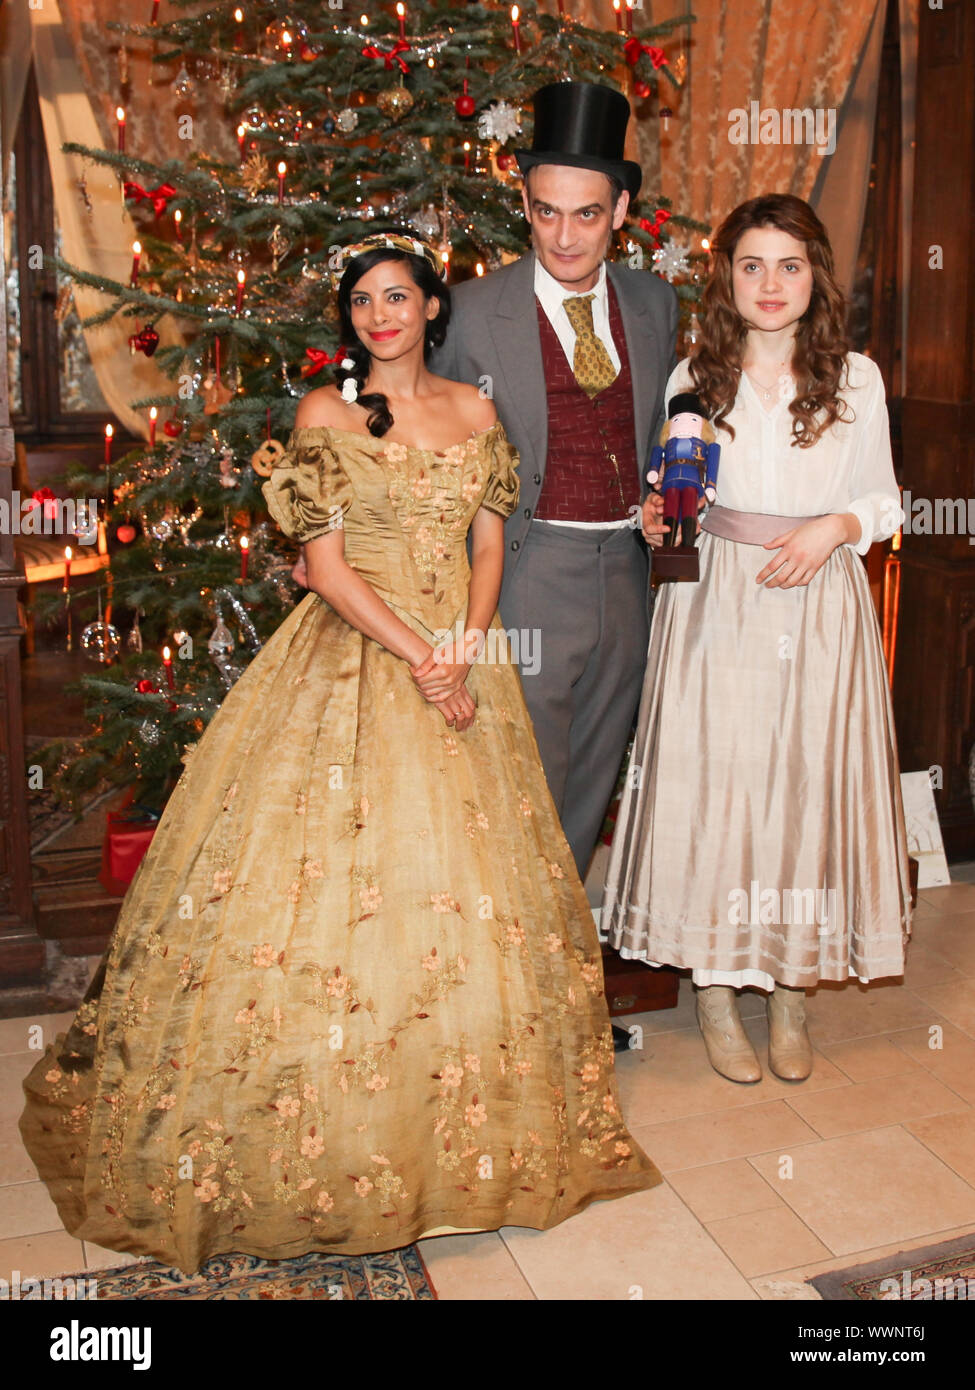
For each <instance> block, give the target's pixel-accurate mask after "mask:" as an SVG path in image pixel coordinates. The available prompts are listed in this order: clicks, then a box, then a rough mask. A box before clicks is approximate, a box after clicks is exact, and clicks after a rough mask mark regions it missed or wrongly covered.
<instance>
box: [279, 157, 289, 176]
mask: <svg viewBox="0 0 975 1390" xmlns="http://www.w3.org/2000/svg"><path fill="white" fill-rule="evenodd" d="M287 172H288V166H287V164H285V162H284V160H283V159H282V160H281V162H280V164H279V165H278V175H279V177H281V178H284V176H285V174H286V173H287Z"/></svg>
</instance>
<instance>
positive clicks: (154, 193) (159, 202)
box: [125, 182, 176, 217]
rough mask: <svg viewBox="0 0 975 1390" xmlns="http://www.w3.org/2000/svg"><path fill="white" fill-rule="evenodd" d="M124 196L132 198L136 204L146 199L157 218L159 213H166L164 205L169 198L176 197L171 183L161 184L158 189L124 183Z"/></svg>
mask: <svg viewBox="0 0 975 1390" xmlns="http://www.w3.org/2000/svg"><path fill="white" fill-rule="evenodd" d="M125 196H126V198H133V199H134V200H135V201H136V202H137V203H141V202H142V200H143V198H148V199H149V201H150V202H151V203H152V206H153V207H154V208H155V210H156V216H157V217H158V216H159V214H160V213H161V212H165V211H166V204H167V203H168V202H169V200H170V198H175V197H176V189H175V188H174V187H173V185H172V184H171V183H161V184H160V185H159V187H158V188H142V187H141V186H140V185H139V184H137V183H128V182H126V184H125Z"/></svg>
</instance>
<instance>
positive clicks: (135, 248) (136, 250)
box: [132, 241, 142, 256]
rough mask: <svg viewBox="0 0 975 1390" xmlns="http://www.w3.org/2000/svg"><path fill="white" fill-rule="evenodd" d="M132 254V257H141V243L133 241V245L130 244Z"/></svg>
mask: <svg viewBox="0 0 975 1390" xmlns="http://www.w3.org/2000/svg"><path fill="white" fill-rule="evenodd" d="M132 254H133V256H141V255H142V243H141V241H133V243H132Z"/></svg>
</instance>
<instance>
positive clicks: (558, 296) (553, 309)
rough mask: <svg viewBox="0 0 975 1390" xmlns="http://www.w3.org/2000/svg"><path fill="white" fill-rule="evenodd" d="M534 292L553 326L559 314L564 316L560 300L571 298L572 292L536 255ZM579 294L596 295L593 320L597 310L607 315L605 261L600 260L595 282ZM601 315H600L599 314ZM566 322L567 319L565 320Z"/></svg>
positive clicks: (593, 303) (593, 304)
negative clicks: (560, 282) (590, 287)
mask: <svg viewBox="0 0 975 1390" xmlns="http://www.w3.org/2000/svg"><path fill="white" fill-rule="evenodd" d="M535 293H536V295H537V296H538V300H539V303H540V304H541V306H542V308H543V309H544V310H545V314H546V317H547V318H548V321H549V323H551V324H552V326H553V327H554V326H555V325H556V323H557V322H558V318H559V316H560V315H563V316H564V312H565V311H564V310H563V308H562V301H563V300H565V299H571V298H573V295H572V293H571V292H570V291H569V290H567V289H565V288H564V286H562V285H560V284H559V282H558V280H556V278H555V276H554V275H551V274H549V272H548V271H547V270H546V269H545V267H544V266H543V265H542V263H541V261H540V260H539V259H538V257H537V256H536V257H535ZM580 293H581V294H594V295H595V296H596V297H595V299H594V300H593V302H592V308H593V317H594V320H595V316H596V312H597V310H602V311H603V313H606V314H607V316H608V299H607V291H606V262H605V261H601V262H600V266H599V275H598V276H597V278H596V283H595V285H594V286H593V288H592V289H591V290H581V291H580ZM600 317H602V315H600ZM566 322H567V320H566Z"/></svg>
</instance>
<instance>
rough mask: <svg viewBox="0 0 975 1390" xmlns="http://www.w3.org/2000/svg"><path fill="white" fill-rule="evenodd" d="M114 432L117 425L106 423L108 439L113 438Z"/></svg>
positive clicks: (106, 436)
mask: <svg viewBox="0 0 975 1390" xmlns="http://www.w3.org/2000/svg"><path fill="white" fill-rule="evenodd" d="M114 433H115V426H114V425H106V426H105V438H106V439H111V437H112V435H113V434H114Z"/></svg>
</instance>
